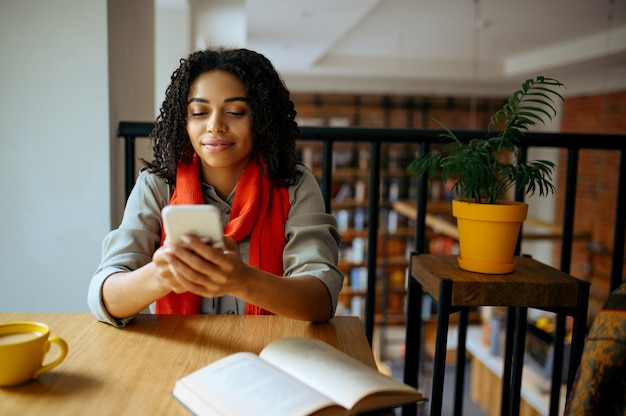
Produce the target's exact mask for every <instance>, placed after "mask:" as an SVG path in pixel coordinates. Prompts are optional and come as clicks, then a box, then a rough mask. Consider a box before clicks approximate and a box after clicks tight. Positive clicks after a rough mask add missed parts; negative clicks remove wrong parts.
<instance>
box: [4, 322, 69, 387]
mask: <svg viewBox="0 0 626 416" xmlns="http://www.w3.org/2000/svg"><path fill="white" fill-rule="evenodd" d="M52 343H54V344H56V345H57V346H58V347H59V350H60V351H59V355H58V356H57V357H56V358H55V359H54V360H53V361H51V362H49V363H48V364H44V363H43V361H44V357H45V356H46V354H47V353H48V351H49V350H50V345H51V344H52ZM67 351H68V348H67V343H66V342H65V340H64V339H63V338H61V337H59V336H57V335H50V328H49V327H48V325H45V324H42V323H39V322H7V323H0V386H14V385H17V384H22V383H25V382H27V381H28V380H31V379H34V378H37V377H39V376H40V375H41V374H42V373H45V372H46V371H49V370H52V369H53V368H54V367H56V366H57V365H59V364H60V363H61V361H63V360H64V359H65V356H66V355H67Z"/></svg>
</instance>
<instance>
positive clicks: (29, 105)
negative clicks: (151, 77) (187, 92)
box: [0, 0, 110, 311]
mask: <svg viewBox="0 0 626 416" xmlns="http://www.w3.org/2000/svg"><path fill="white" fill-rule="evenodd" d="M106 25H107V13H106V3H105V2H103V1H98V0H55V1H37V0H20V1H12V0H0V39H1V40H0V56H1V57H2V58H0V59H1V64H0V65H1V68H2V76H1V77H0V100H1V106H2V107H1V108H2V111H0V126H2V128H1V129H0V140H1V143H2V146H1V148H0V169H2V174H1V175H0V191H1V192H2V196H1V197H0V198H1V200H0V201H1V202H0V230H2V232H1V234H0V264H1V269H0V270H1V271H0V311H87V305H86V293H87V287H88V283H89V279H90V277H91V275H92V274H93V272H94V270H95V267H96V266H97V264H98V262H99V258H100V246H101V242H102V238H103V236H104V234H105V233H106V232H107V231H108V229H109V218H110V213H109V211H110V197H109V118H108V117H109V116H108V94H109V91H108V71H107V28H106Z"/></svg>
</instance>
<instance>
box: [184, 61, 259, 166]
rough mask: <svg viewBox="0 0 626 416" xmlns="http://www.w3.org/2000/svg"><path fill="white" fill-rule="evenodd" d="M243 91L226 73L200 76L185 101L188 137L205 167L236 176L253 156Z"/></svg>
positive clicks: (249, 122) (216, 71) (249, 124)
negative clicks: (230, 171) (228, 171)
mask: <svg viewBox="0 0 626 416" xmlns="http://www.w3.org/2000/svg"><path fill="white" fill-rule="evenodd" d="M251 123H252V115H251V114H250V107H249V106H248V103H247V97H246V88H245V86H244V85H243V84H242V83H241V81H239V79H238V78H237V77H235V76H234V75H232V74H230V73H229V72H225V71H221V70H214V71H209V72H205V73H203V74H200V75H199V76H198V78H196V79H195V81H194V82H193V84H192V85H191V88H190V89H189V96H188V98H187V133H188V134H189V138H190V139H191V144H192V146H193V148H194V150H195V151H196V153H197V154H198V156H199V157H200V159H201V160H202V162H203V165H204V167H206V168H208V169H210V170H212V169H214V168H215V169H220V170H232V171H233V173H236V174H237V177H238V175H239V173H240V172H241V170H243V168H244V167H245V166H246V164H247V163H248V161H249V160H250V157H251V156H252V150H253V142H252V133H251Z"/></svg>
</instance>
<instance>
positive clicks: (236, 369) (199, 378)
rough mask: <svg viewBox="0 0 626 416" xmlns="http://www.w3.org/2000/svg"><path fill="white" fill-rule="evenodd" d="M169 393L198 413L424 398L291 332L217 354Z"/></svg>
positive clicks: (330, 408) (309, 410)
mask: <svg viewBox="0 0 626 416" xmlns="http://www.w3.org/2000/svg"><path fill="white" fill-rule="evenodd" d="M172 394H173V396H174V397H175V398H176V399H177V400H178V401H179V402H180V403H181V404H182V405H183V406H185V407H186V408H187V409H188V410H189V411H190V412H192V413H194V414H197V415H252V414H254V415H294V416H297V415H303V416H304V415H316V416H317V415H348V414H358V413H361V412H366V411H372V410H377V409H385V408H387V409H391V408H393V407H397V406H400V405H403V404H407V403H415V402H418V401H422V400H424V398H423V396H422V394H421V393H420V391H419V390H417V389H415V388H413V387H411V386H409V385H407V384H404V383H402V382H400V381H398V380H396V379H393V378H391V377H389V376H387V375H384V374H382V373H380V372H378V370H376V369H375V368H372V367H370V366H368V365H367V364H364V363H362V362H361V361H359V360H357V359H355V358H353V357H350V356H349V355H347V354H346V353H344V352H342V351H339V350H338V349H336V348H334V347H332V346H330V345H329V344H327V343H325V342H323V341H319V340H313V339H309V338H295V337H294V338H281V339H278V340H276V341H274V342H272V343H270V344H269V345H267V346H266V347H265V348H264V349H263V350H262V351H261V353H260V354H259V355H256V354H253V353H250V352H238V353H235V354H231V355H228V356H226V357H224V358H222V359H220V360H217V361H215V362H213V363H211V364H209V365H207V366H205V367H202V368H200V369H199V370H197V371H195V372H193V373H190V374H188V375H187V376H185V377H183V378H181V379H179V380H178V381H177V382H176V384H175V386H174V390H173V392H172Z"/></svg>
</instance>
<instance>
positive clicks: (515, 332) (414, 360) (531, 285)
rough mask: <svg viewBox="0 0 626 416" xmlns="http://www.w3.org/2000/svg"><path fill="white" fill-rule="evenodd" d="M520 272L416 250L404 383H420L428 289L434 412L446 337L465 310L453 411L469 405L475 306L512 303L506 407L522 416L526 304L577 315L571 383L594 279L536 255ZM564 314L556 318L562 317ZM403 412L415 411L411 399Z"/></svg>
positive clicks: (521, 263)
mask: <svg viewBox="0 0 626 416" xmlns="http://www.w3.org/2000/svg"><path fill="white" fill-rule="evenodd" d="M516 260H517V266H516V268H515V271H513V272H512V273H509V274H503V275H488V274H481V273H473V272H468V271H465V270H462V269H460V268H459V267H458V265H457V260H456V256H451V255H436V254H417V253H414V254H412V255H411V264H410V275H411V279H409V287H408V310H407V324H406V352H405V354H406V355H405V365H404V382H405V383H407V384H410V385H412V386H415V387H417V374H418V370H419V356H420V347H421V346H420V338H421V331H422V328H421V326H422V322H421V315H420V311H421V303H422V294H423V291H424V290H425V291H426V292H428V293H429V294H430V295H431V296H432V297H433V298H434V300H435V301H436V302H437V307H438V310H437V340H436V350H435V357H434V368H433V385H432V391H431V397H430V402H431V411H430V415H431V416H435V415H440V414H441V406H442V401H443V381H444V371H445V361H446V347H445V346H446V342H447V338H448V325H449V320H450V315H451V314H453V313H456V312H459V323H458V347H457V363H456V374H455V377H456V380H455V392H454V408H455V415H460V414H461V412H462V409H463V382H464V372H465V340H466V335H467V321H468V310H469V308H470V307H475V306H506V307H508V314H507V315H508V316H507V331H506V343H505V351H504V363H505V365H504V376H503V381H502V382H503V388H502V414H503V415H504V414H510V415H518V414H519V402H520V389H521V375H522V367H523V362H524V347H525V338H526V325H527V321H526V314H527V308H537V309H543V310H547V311H551V312H556V313H557V314H563V315H568V316H572V317H573V318H574V323H573V333H572V344H571V352H570V362H569V373H568V386H567V387H568V388H567V391H568V392H569V390H570V388H571V384H572V381H573V378H574V375H575V372H576V369H577V368H578V365H579V364H580V359H581V356H582V350H583V346H584V342H585V331H586V321H587V303H588V299H589V282H586V281H583V280H579V279H576V278H574V277H572V276H570V275H568V274H566V273H563V272H561V271H559V270H557V269H555V268H553V267H550V266H548V265H545V264H543V263H541V262H538V261H536V260H534V259H532V258H530V257H517V258H516ZM558 321H559V320H558V319H557V322H558ZM562 322H563V324H562V326H563V328H562V329H561V330H559V328H558V326H559V325H557V334H556V337H555V340H556V341H555V360H554V368H553V376H552V389H551V395H550V402H551V406H550V414H551V415H556V413H557V412H558V407H559V406H558V405H559V403H558V402H559V396H560V385H561V370H562V361H563V336H564V332H565V331H564V319H563V320H562ZM403 410H404V412H403V414H405V415H406V414H411V413H413V414H414V412H415V407H411V406H407V407H405V408H404V409H403Z"/></svg>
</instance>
